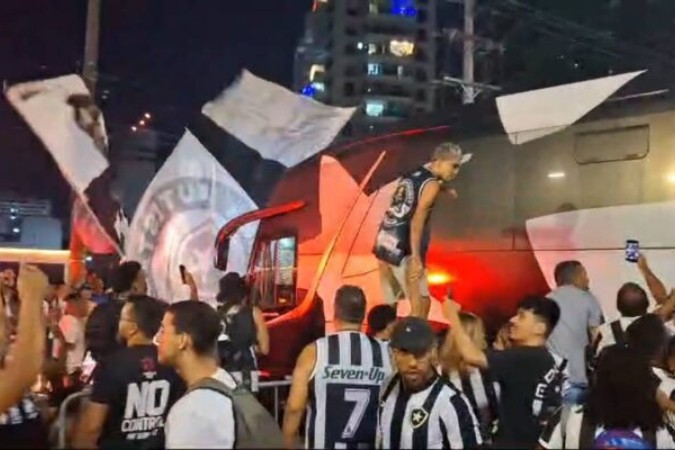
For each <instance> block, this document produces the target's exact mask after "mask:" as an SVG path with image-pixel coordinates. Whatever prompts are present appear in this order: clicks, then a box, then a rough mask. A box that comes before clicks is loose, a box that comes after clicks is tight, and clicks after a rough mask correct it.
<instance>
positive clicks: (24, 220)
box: [0, 192, 63, 250]
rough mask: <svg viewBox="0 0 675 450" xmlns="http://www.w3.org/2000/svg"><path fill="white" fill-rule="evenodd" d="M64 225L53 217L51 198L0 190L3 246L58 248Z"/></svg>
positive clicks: (0, 226) (0, 239)
mask: <svg viewBox="0 0 675 450" xmlns="http://www.w3.org/2000/svg"><path fill="white" fill-rule="evenodd" d="M62 240H63V224H62V222H61V220H59V219H57V218H55V217H52V205H51V202H50V201H49V200H44V199H33V198H27V197H21V196H18V195H15V194H13V193H10V192H0V247H16V248H38V249H52V250H58V249H61V247H62V244H63V242H62Z"/></svg>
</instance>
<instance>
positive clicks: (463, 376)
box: [447, 367, 499, 438]
mask: <svg viewBox="0 0 675 450" xmlns="http://www.w3.org/2000/svg"><path fill="white" fill-rule="evenodd" d="M447 376H448V379H449V380H450V382H451V383H452V384H453V385H454V386H455V387H456V388H457V389H458V390H459V391H461V392H462V394H464V396H465V397H466V398H467V400H468V401H469V404H470V405H471V408H472V409H473V412H474V414H475V415H476V417H477V418H478V421H479V422H480V425H481V431H482V433H483V438H486V437H488V435H489V434H490V431H491V430H492V427H493V424H494V422H495V421H496V420H497V419H498V417H499V384H498V383H497V382H495V381H494V380H493V378H492V377H491V376H490V373H489V371H487V370H480V369H478V368H476V367H470V368H469V370H468V372H467V373H460V372H459V371H457V370H453V371H451V372H450V373H449V374H448V375H447Z"/></svg>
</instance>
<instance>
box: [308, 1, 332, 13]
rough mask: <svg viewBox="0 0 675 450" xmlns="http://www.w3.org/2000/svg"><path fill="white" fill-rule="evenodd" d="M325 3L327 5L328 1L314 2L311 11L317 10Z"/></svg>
mask: <svg viewBox="0 0 675 450" xmlns="http://www.w3.org/2000/svg"><path fill="white" fill-rule="evenodd" d="M327 3H328V0H314V5H313V6H312V11H316V10H318V9H319V7H320V6H321V5H325V4H327Z"/></svg>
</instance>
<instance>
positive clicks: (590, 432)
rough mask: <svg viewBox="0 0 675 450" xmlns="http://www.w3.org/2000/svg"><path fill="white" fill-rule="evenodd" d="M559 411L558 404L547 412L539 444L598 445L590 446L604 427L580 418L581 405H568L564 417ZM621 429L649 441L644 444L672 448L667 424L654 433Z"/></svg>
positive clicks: (549, 446)
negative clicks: (549, 416) (546, 419)
mask: <svg viewBox="0 0 675 450" xmlns="http://www.w3.org/2000/svg"><path fill="white" fill-rule="evenodd" d="M563 411H565V408H560V409H559V410H558V411H557V412H556V413H555V414H554V415H553V416H551V418H550V419H549V421H548V423H547V424H546V426H545V427H544V429H543V431H542V433H541V437H540V438H539V445H540V446H541V447H542V448H545V449H561V448H564V449H582V448H598V447H594V446H593V445H594V441H595V439H596V438H598V437H599V436H600V435H601V434H602V433H603V431H606V430H605V429H604V428H603V427H601V426H593V425H591V424H589V423H587V421H586V419H585V418H584V411H583V407H581V406H575V407H572V408H571V409H568V410H567V412H566V413H565V414H567V417H566V418H565V417H564V416H565V414H563ZM623 431H624V432H628V433H630V434H632V435H634V436H635V437H637V438H639V439H640V440H644V441H647V442H649V447H648V448H656V449H670V448H675V440H673V439H674V436H673V430H672V428H670V427H669V426H666V427H663V428H660V429H658V430H657V431H656V433H653V432H652V433H643V432H642V430H640V429H634V430H623ZM603 448H604V447H603ZM617 448H629V447H617Z"/></svg>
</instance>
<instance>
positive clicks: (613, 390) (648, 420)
mask: <svg viewBox="0 0 675 450" xmlns="http://www.w3.org/2000/svg"><path fill="white" fill-rule="evenodd" d="M657 388H658V380H657V379H656V377H655V375H654V374H653V372H652V369H651V367H650V366H649V363H648V362H647V360H646V359H645V358H642V357H640V355H639V354H637V353H636V352H635V351H634V350H632V349H630V348H627V347H624V346H619V345H613V346H610V347H607V348H606V349H604V350H603V351H602V352H601V353H600V356H599V359H598V365H597V369H596V380H595V383H594V384H593V385H592V387H591V389H590V391H589V394H588V401H587V402H586V405H585V407H584V414H585V415H586V416H587V417H588V418H589V419H590V421H591V423H592V424H594V425H596V426H602V427H604V428H606V429H608V428H622V429H634V428H640V429H641V430H642V431H643V432H644V431H656V430H657V429H659V428H661V427H662V426H663V425H664V419H663V413H662V411H661V409H660V408H659V405H658V403H657V401H656V389H657Z"/></svg>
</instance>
